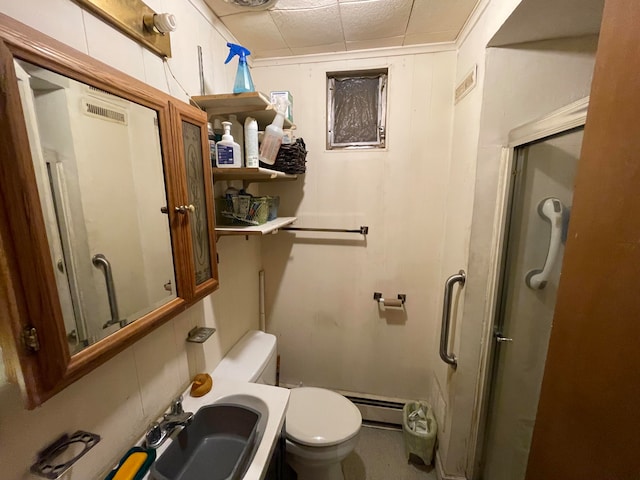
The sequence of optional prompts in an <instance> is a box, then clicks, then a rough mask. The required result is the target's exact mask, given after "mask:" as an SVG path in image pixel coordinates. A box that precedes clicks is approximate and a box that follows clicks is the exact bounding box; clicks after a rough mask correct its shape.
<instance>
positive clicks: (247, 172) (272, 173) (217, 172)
mask: <svg viewBox="0 0 640 480" xmlns="http://www.w3.org/2000/svg"><path fill="white" fill-rule="evenodd" d="M212 170H213V180H214V181H218V180H250V181H252V182H269V181H274V180H295V179H296V178H298V176H297V175H289V174H287V173H283V172H278V171H277V170H270V169H268V168H213V169H212Z"/></svg>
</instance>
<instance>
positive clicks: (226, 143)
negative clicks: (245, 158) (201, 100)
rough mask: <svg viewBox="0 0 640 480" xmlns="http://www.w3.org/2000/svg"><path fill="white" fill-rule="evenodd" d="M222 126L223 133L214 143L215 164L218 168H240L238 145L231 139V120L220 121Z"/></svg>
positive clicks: (240, 158)
mask: <svg viewBox="0 0 640 480" xmlns="http://www.w3.org/2000/svg"><path fill="white" fill-rule="evenodd" d="M222 128H224V135H222V140H220V141H219V142H218V143H216V165H217V166H218V168H241V167H242V157H241V156H240V145H238V144H237V143H236V142H234V141H233V136H232V135H231V122H222Z"/></svg>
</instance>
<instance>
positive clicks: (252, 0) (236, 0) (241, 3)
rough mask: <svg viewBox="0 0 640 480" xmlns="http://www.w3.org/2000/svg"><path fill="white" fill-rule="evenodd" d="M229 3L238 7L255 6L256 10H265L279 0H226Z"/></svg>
mask: <svg viewBox="0 0 640 480" xmlns="http://www.w3.org/2000/svg"><path fill="white" fill-rule="evenodd" d="M224 1H225V2H227V3H232V4H233V5H237V6H238V7H247V8H253V9H255V10H265V9H267V8H270V7H273V6H274V5H275V4H276V3H277V2H278V0H224Z"/></svg>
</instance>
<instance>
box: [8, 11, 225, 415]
mask: <svg viewBox="0 0 640 480" xmlns="http://www.w3.org/2000/svg"><path fill="white" fill-rule="evenodd" d="M0 111H2V112H3V114H2V115H1V116H0V204H1V205H2V206H3V208H1V209H0V318H1V321H0V340H1V343H0V348H1V354H2V356H3V360H4V362H3V363H4V365H5V371H6V373H7V377H8V378H9V381H13V382H16V383H18V384H19V385H20V387H21V390H22V392H23V396H24V399H25V405H26V406H27V408H33V407H35V406H37V405H40V404H41V403H43V402H44V401H45V400H47V399H48V398H50V397H51V396H53V395H54V394H56V393H57V392H59V391H60V390H62V389H63V388H65V387H66V386H68V385H69V384H71V383H72V382H74V381H75V380H77V379H79V378H80V377H82V376H83V375H85V374H86V373H88V372H89V371H91V370H93V369H94V368H96V367H97V366H99V365H100V364H102V363H104V362H105V361H106V360H108V359H109V358H111V357H113V356H114V355H116V354H117V353H119V352H121V351H122V350H123V349H125V348H126V347H128V346H130V345H131V344H132V343H134V342H135V341H137V340H139V339H140V338H142V337H143V336H144V335H146V334H147V333H149V332H150V331H151V330H153V329H154V328H156V327H158V326H159V325H161V324H162V323H164V322H166V321H168V320H169V319H171V318H172V317H174V316H175V315H177V314H178V313H180V312H182V311H184V310H185V309H186V308H188V307H189V306H191V305H192V304H193V303H195V302H196V301H197V300H199V299H201V298H202V297H203V296H205V295H207V294H209V293H211V292H213V291H214V290H216V289H217V287H218V272H217V261H216V258H217V257H216V250H215V233H214V230H213V228H212V227H213V225H214V218H215V216H214V211H213V209H214V205H213V185H212V182H211V165H210V161H209V153H208V141H207V129H206V123H207V118H206V114H205V113H204V112H202V111H201V110H200V109H198V108H195V107H193V106H190V105H187V104H184V103H181V102H179V101H177V100H176V99H174V98H173V97H170V96H169V95H167V94H165V93H163V92H161V91H159V90H155V89H153V88H151V87H149V86H148V85H146V84H144V83H142V82H140V81H138V80H136V79H133V78H131V77H129V76H127V75H125V74H123V73H121V72H119V71H117V70H115V69H113V68H111V67H109V66H107V65H105V64H102V63H100V62H98V61H96V60H94V59H92V58H90V57H88V56H87V55H84V54H82V53H80V52H77V51H75V50H73V49H71V48H70V47H67V46H65V45H63V44H61V43H60V42H58V41H56V40H54V39H52V38H49V37H47V36H45V35H43V34H42V33H40V32H37V31H35V30H33V29H31V28H29V27H27V26H25V25H23V24H21V23H19V22H17V21H15V20H13V19H11V18H9V17H6V16H4V15H2V14H0Z"/></svg>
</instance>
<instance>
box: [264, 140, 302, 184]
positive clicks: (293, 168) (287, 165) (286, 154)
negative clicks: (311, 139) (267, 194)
mask: <svg viewBox="0 0 640 480" xmlns="http://www.w3.org/2000/svg"><path fill="white" fill-rule="evenodd" d="M306 158H307V148H306V146H305V144H304V140H303V139H302V138H298V139H296V141H295V143H292V144H289V145H281V146H280V150H278V156H277V157H276V161H275V163H274V164H273V165H268V164H266V163H263V162H260V166H261V167H264V168H269V169H271V170H277V171H279V172H284V173H288V174H290V175H298V174H301V173H305V172H306V170H307V166H306V163H307V160H306Z"/></svg>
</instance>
